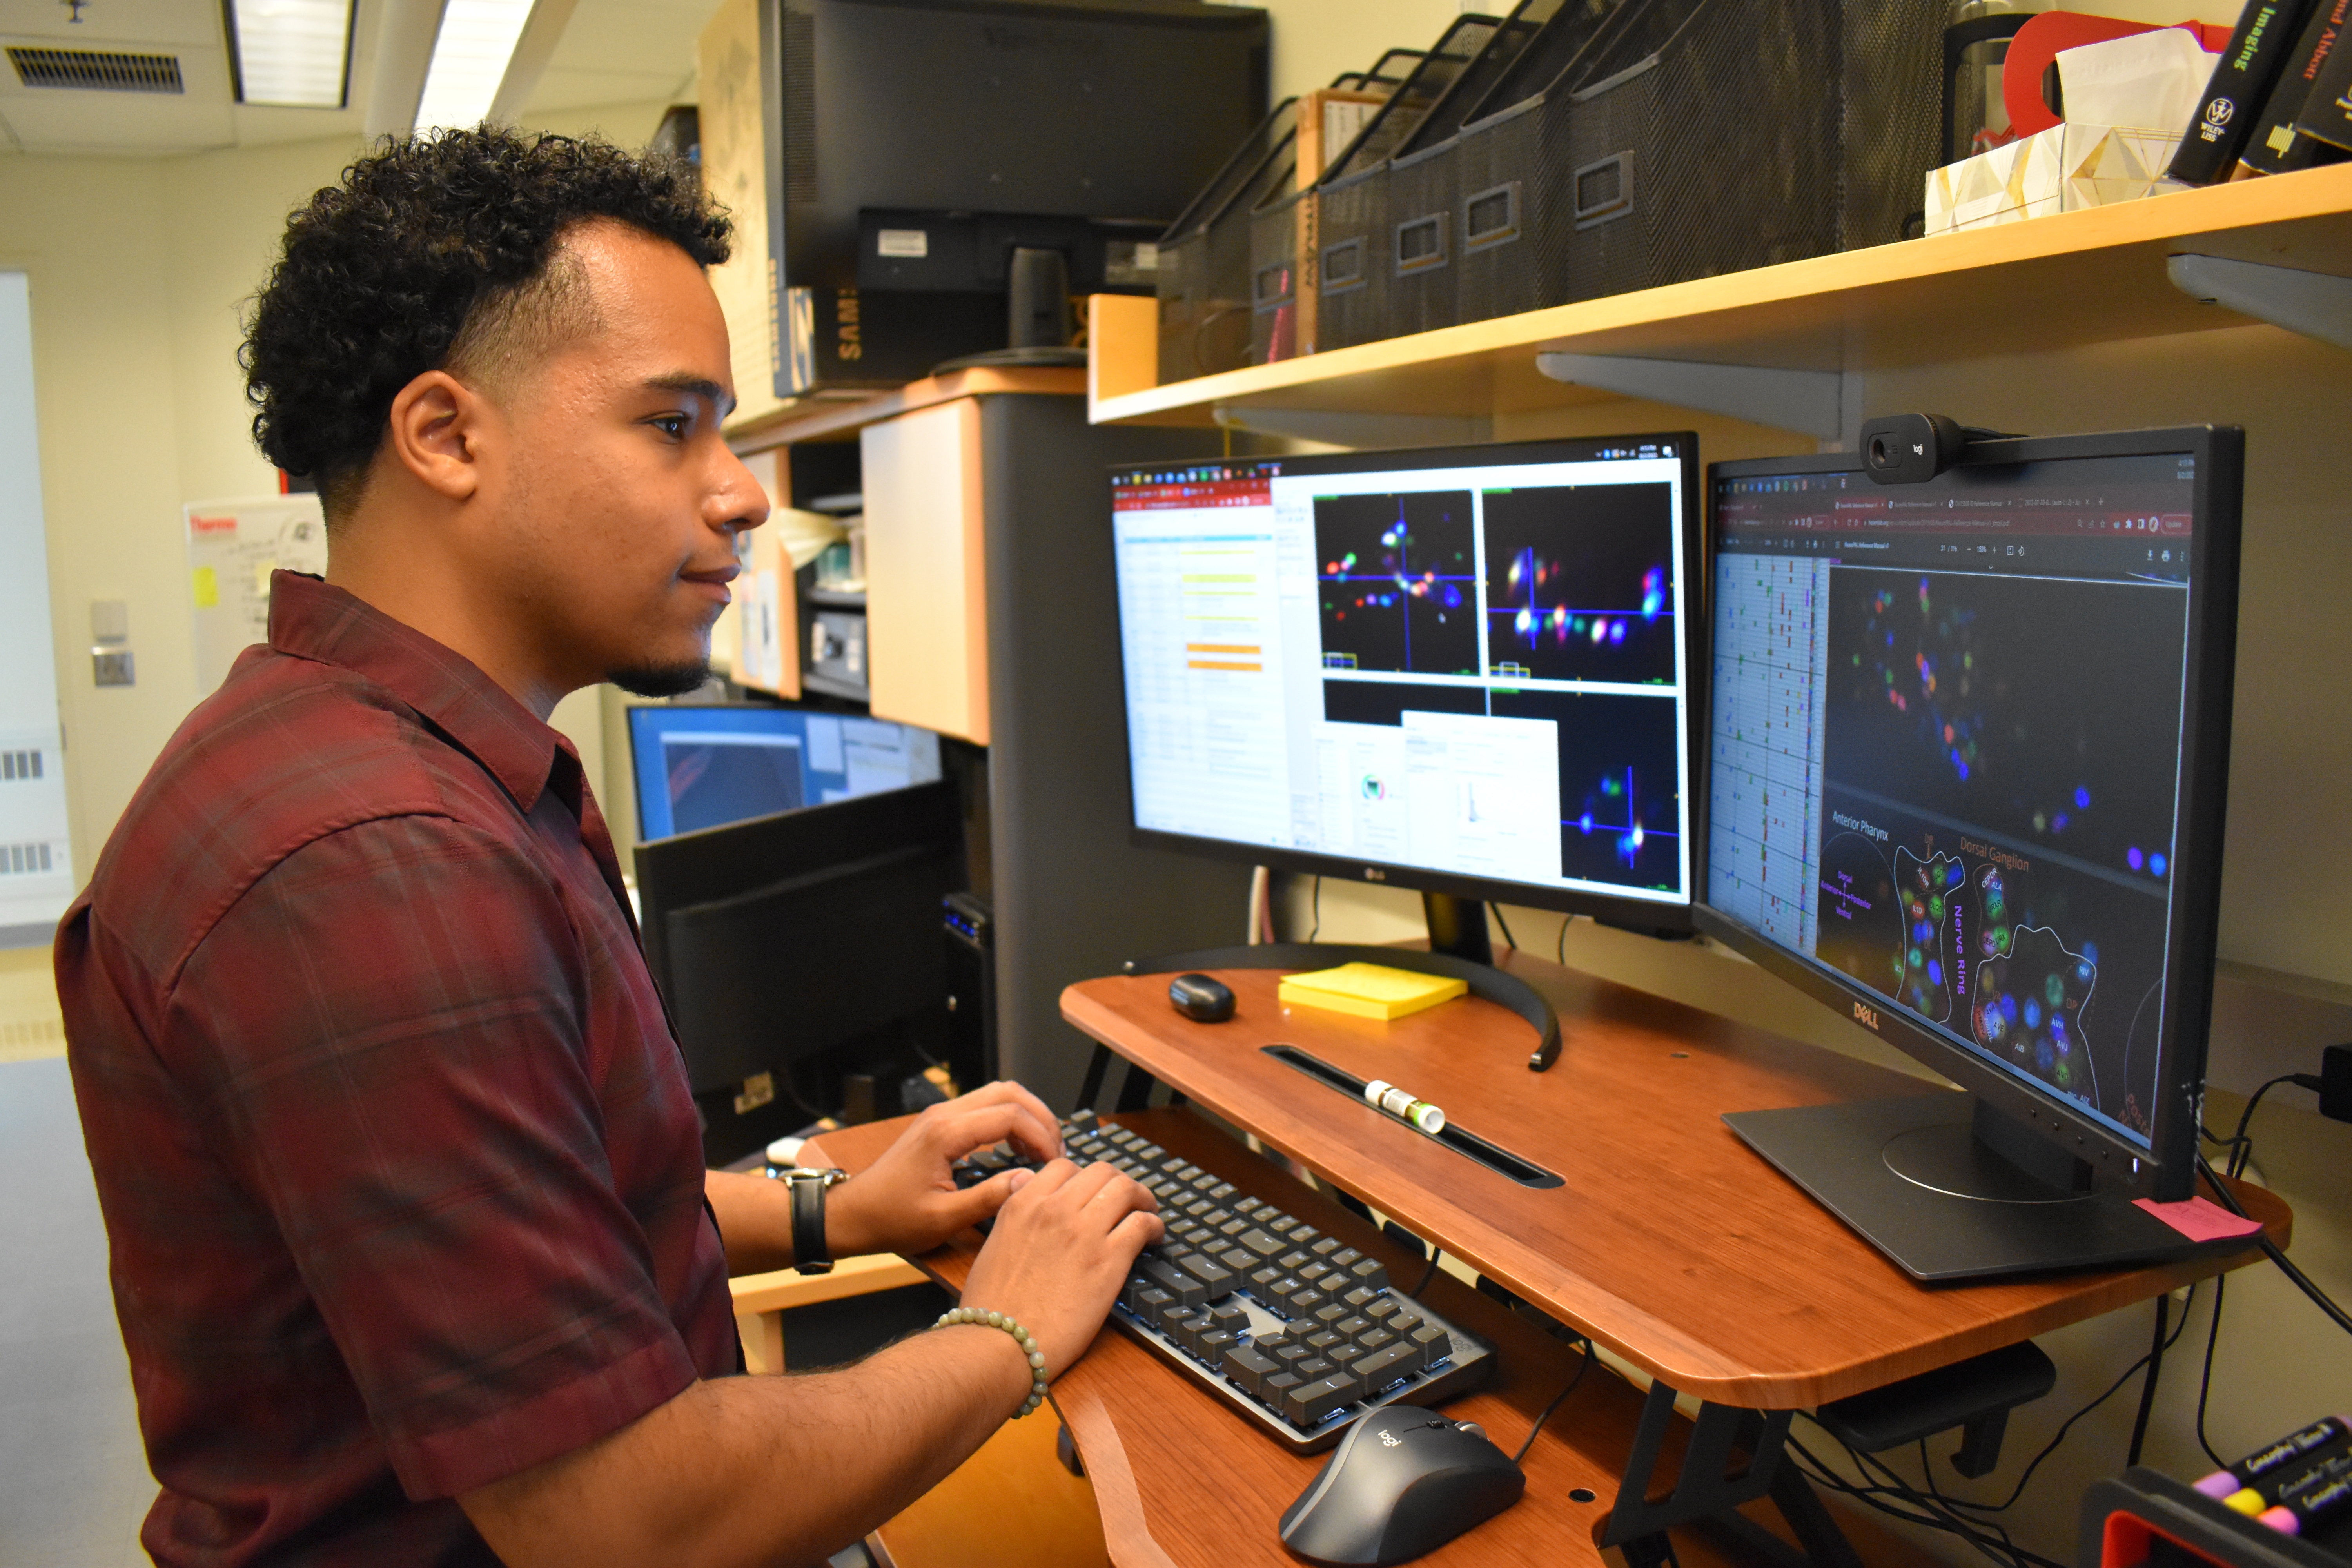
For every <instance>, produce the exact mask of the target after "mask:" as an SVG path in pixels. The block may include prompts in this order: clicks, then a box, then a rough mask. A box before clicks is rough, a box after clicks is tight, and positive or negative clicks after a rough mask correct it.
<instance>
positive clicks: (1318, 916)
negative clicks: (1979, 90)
mask: <svg viewBox="0 0 2352 1568" xmlns="http://www.w3.org/2000/svg"><path fill="white" fill-rule="evenodd" d="M1311 897H1312V900H1313V907H1314V912H1315V928H1314V930H1312V931H1308V932H1307V941H1308V942H1313V941H1314V940H1315V939H1316V938H1317V937H1318V936H1319V935H1321V934H1322V931H1323V879H1322V878H1320V877H1318V878H1316V879H1315V890H1314V892H1313V894H1312V895H1311Z"/></svg>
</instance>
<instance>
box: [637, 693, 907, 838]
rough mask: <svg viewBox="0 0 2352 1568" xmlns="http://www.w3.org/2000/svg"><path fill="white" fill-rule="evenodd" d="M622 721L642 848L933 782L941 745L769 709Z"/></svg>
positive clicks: (671, 708) (661, 707) (665, 712)
mask: <svg viewBox="0 0 2352 1568" xmlns="http://www.w3.org/2000/svg"><path fill="white" fill-rule="evenodd" d="M628 712H629V750H630V755H631V761H632V762H633V763H634V765H635V782H636V793H637V837H638V838H639V839H641V840H644V841H646V842H652V841H654V840H656V839H662V838H667V837H670V836H671V835H672V834H675V833H694V832H698V831H700V830H701V829H704V828H708V827H723V826H726V825H727V824H729V823H731V822H742V821H745V820H747V819H748V818H751V817H754V816H772V815H773V814H774V813H776V812H780V811H796V810H798V809H800V808H801V807H802V806H804V805H829V804H831V803H832V802H835V801H839V800H847V799H849V798H850V797H851V796H853V795H871V794H873V793H875V792H876V791H877V790H890V789H908V788H910V787H912V786H913V785H916V784H930V783H933V782H935V781H936V780H937V779H938V778H939V776H940V738H939V737H938V736H937V735H935V734H933V733H931V732H930V731H929V730H919V729H916V728H915V727H914V726H912V725H908V724H892V723H887V722H885V721H880V720H876V719H867V718H865V717H863V716H862V715H856V714H846V713H829V712H824V711H821V710H815V709H803V708H780V707H776V706H774V705H772V704H769V703H664V704H649V705H647V706H645V707H637V708H631V709H630V710H628Z"/></svg>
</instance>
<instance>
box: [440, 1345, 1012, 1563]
mask: <svg viewBox="0 0 2352 1568" xmlns="http://www.w3.org/2000/svg"><path fill="white" fill-rule="evenodd" d="M1029 1386H1030V1376H1029V1367H1028V1363H1027V1361H1026V1360H1025V1358H1024V1356H1023V1354H1022V1352H1021V1349H1020V1346H1019V1345H1017V1344H1016V1343H1014V1342H1013V1337H1012V1336H1011V1335H1009V1334H1006V1333H1003V1332H1002V1331H998V1330H995V1329H988V1328H981V1327H977V1326H971V1327H959V1328H952V1329H940V1330H934V1331H931V1332H929V1333H924V1334H919V1335H917V1336H916V1337H915V1338H913V1339H911V1340H908V1341H906V1342H902V1343H900V1344H897V1345H894V1346H892V1347H890V1348H889V1349H888V1350H886V1351H883V1352H880V1353H879V1354H877V1355H875V1356H873V1357H871V1358H869V1359H868V1360H866V1361H865V1362H862V1363H858V1364H857V1365H856V1366H854V1367H850V1368H847V1369H845V1370H844V1371H841V1372H835V1373H815V1374H811V1375H806V1376H798V1377H734V1378H725V1379H720V1380H718V1381H714V1382H708V1383H699V1384H695V1385H694V1386H693V1387H691V1388H689V1389H688V1390H687V1391H686V1392H684V1393H683V1394H679V1395H678V1396H677V1398H676V1399H673V1400H671V1401H670V1402H669V1403H668V1404H667V1405H663V1406H661V1407H660V1408H659V1409H657V1410H655V1411H653V1412H651V1413H649V1414H647V1415H645V1416H643V1417H641V1418H640V1419H639V1420H637V1421H636V1422H635V1423H634V1424H632V1425H631V1426H626V1427H624V1428H623V1429H622V1430H621V1431H619V1432H616V1433H614V1434H613V1435H612V1436H608V1437H606V1438H604V1439H603V1440H602V1441H600V1442H597V1443H594V1444H592V1445H590V1446H589V1447H586V1448H583V1449H581V1450H580V1451H578V1452H577V1453H574V1454H570V1455H567V1456H565V1457H564V1458H560V1459H555V1460H551V1461H550V1462H549V1463H547V1464H545V1465H542V1466H541V1467H539V1468H537V1469H534V1470H530V1471H526V1472H525V1473H524V1474H522V1475H520V1476H517V1477H513V1478H511V1479H508V1480H505V1481H501V1482H499V1483H497V1484H496V1485H494V1486H490V1487H486V1488H484V1489H481V1490H480V1491H478V1492H472V1493H468V1494H467V1496H466V1497H465V1498H464V1499H462V1500H461V1501H462V1502H463V1503H464V1505H465V1508H466V1510H467V1513H468V1514H469V1515H470V1516H471V1517H472V1518H473V1520H474V1522H475V1524H476V1526H477V1527H478V1528H479V1529H480V1530H481V1531H482V1533H483V1534H484V1536H485V1537H487V1538H488V1541H489V1543H490V1545H491V1547H492V1548H493V1549H494V1550H495V1551H496V1552H498V1553H499V1556H500V1557H501V1558H502V1559H503V1560H504V1561H506V1562H507V1563H510V1564H514V1565H515V1568H536V1565H538V1564H541V1563H546V1564H550V1565H554V1564H562V1565H563V1568H586V1565H593V1564H600V1563H615V1564H623V1563H626V1564H635V1563H653V1562H659V1563H670V1564H677V1565H680V1568H688V1565H694V1568H699V1565H705V1564H707V1565H709V1568H734V1565H737V1564H755V1563H756V1564H781V1563H818V1562H821V1561H823V1559H824V1557H825V1555H826V1554H827V1553H829V1552H835V1551H838V1550H839V1549H840V1548H841V1547H843V1546H845V1545H847V1544H848V1543H849V1542H852V1541H854V1540H856V1539H857V1538H858V1537H859V1536H861V1535H863V1534H865V1533H866V1531H870V1530H872V1529H874V1528H876V1527H877V1525H879V1524H880V1523H881V1522H882V1521H885V1520H887V1519H889V1518H890V1517H891V1516H892V1515H894V1514H896V1513H897V1512H898V1510H900V1509H903V1508H905V1507H906V1506H907V1505H908V1503H910V1502H912V1501H914V1500H915V1499H917V1498H919V1497H920V1496H921V1495H922V1494H923V1493H924V1492H926V1491H928V1490H929V1489H931V1488H932V1487H933V1486H934V1485H936V1484H938V1482H939V1481H940V1479H942V1478H943V1477H945V1476H946V1475H947V1474H948V1472H949V1471H950V1470H952V1469H953V1468H955V1467H956V1466H957V1465H959V1464H961V1462H962V1461H963V1460H964V1459H965V1458H967V1457H969V1456H970V1455H971V1452H972V1451H973V1450H974V1449H976V1448H978V1447H980V1445H981V1444H982V1443H983V1442H985V1441H986V1440H987V1439H988V1436H990V1434H992V1432H994V1431H995V1430H996V1428H997V1426H999V1425H1001V1424H1002V1423H1003V1419H1004V1418H1005V1416H1007V1415H1010V1414H1011V1413H1012V1412H1013V1410H1014V1409H1016V1408H1018V1407H1019V1405H1020V1404H1021V1401H1022V1398H1023V1396H1024V1394H1026V1393H1027V1391H1028V1389H1029Z"/></svg>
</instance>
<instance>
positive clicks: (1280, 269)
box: [1249, 182, 1315, 364]
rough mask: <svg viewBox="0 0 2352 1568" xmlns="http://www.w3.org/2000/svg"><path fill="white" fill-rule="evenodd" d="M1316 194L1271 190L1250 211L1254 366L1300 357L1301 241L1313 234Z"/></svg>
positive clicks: (1251, 310)
mask: <svg viewBox="0 0 2352 1568" xmlns="http://www.w3.org/2000/svg"><path fill="white" fill-rule="evenodd" d="M1285 184H1288V182H1285ZM1314 216H1315V192H1314V191H1312V190H1311V189H1310V190H1304V191H1286V190H1284V189H1282V188H1280V187H1277V188H1276V189H1275V190H1273V191H1271V192H1269V193H1268V194H1267V195H1266V196H1265V199H1264V200H1262V201H1260V202H1259V203H1258V205H1256V206H1255V207H1253V208H1251V209H1250V216H1249V248H1250V363H1252V364H1270V363H1273V362H1274V361H1276V360H1278V359H1290V358H1292V357H1294V356H1295V355H1297V353H1299V349H1300V344H1299V342H1298V298H1299V289H1300V280H1299V277H1298V239H1299V233H1300V230H1301V228H1302V227H1305V228H1306V229H1307V230H1308V231H1310V232H1311V231H1312V228H1313V226H1314Z"/></svg>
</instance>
